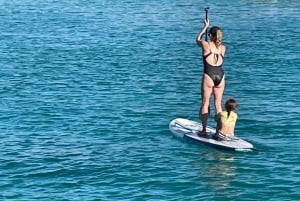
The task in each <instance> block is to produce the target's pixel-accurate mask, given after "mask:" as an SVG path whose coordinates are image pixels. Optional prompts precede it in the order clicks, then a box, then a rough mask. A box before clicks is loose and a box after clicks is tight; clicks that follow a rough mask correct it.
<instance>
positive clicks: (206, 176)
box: [199, 151, 236, 192]
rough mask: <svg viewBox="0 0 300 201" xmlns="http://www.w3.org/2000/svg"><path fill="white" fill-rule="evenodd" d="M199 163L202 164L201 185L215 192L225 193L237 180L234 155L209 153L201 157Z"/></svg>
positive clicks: (216, 152)
mask: <svg viewBox="0 0 300 201" xmlns="http://www.w3.org/2000/svg"><path fill="white" fill-rule="evenodd" d="M204 162H205V163H204ZM199 163H201V164H202V170H201V175H200V179H201V181H200V182H201V184H202V185H204V186H206V187H209V188H211V189H214V191H219V190H220V191H222V192H223V191H224V189H226V188H228V187H229V184H230V182H232V181H233V180H234V179H235V178H236V164H235V158H234V155H233V154H232V153H228V152H219V151H212V152H207V153H204V154H202V155H201V158H200V160H199ZM204 164H205V165H204Z"/></svg>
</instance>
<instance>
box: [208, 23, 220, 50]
mask: <svg viewBox="0 0 300 201" xmlns="http://www.w3.org/2000/svg"><path fill="white" fill-rule="evenodd" d="M209 34H210V37H211V39H212V41H213V42H214V43H215V44H216V46H217V47H219V46H220V45H221V43H222V31H221V28H220V27H217V26H213V27H212V28H210V30H209Z"/></svg>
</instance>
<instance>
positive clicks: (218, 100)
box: [213, 76, 225, 115]
mask: <svg viewBox="0 0 300 201" xmlns="http://www.w3.org/2000/svg"><path fill="white" fill-rule="evenodd" d="M224 88H225V76H224V77H223V79H222V81H221V83H220V84H219V85H218V86H215V87H214V89H213V92H214V97H215V98H214V99H215V101H214V104H215V115H217V114H219V113H220V112H222V97H223V92H224Z"/></svg>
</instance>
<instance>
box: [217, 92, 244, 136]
mask: <svg viewBox="0 0 300 201" xmlns="http://www.w3.org/2000/svg"><path fill="white" fill-rule="evenodd" d="M236 107H237V102H236V101H235V100H234V99H232V98H230V99H228V100H227V101H226V102H225V111H223V112H220V113H219V114H217V116H216V122H217V127H216V133H215V134H214V135H213V136H212V137H213V139H215V140H223V139H226V137H230V136H234V128H235V123H236V120H237V118H238V115H237V114H236V113H235V109H236Z"/></svg>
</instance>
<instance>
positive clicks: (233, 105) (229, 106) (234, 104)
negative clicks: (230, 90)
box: [225, 98, 237, 111]
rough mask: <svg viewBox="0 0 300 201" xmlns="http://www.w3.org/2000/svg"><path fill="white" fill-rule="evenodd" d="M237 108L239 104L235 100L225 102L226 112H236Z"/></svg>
mask: <svg viewBox="0 0 300 201" xmlns="http://www.w3.org/2000/svg"><path fill="white" fill-rule="evenodd" d="M236 107H237V102H236V101H235V100H234V99H233V98H230V99H228V100H227V101H226V102H225V109H226V111H234V110H235V109H236Z"/></svg>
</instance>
